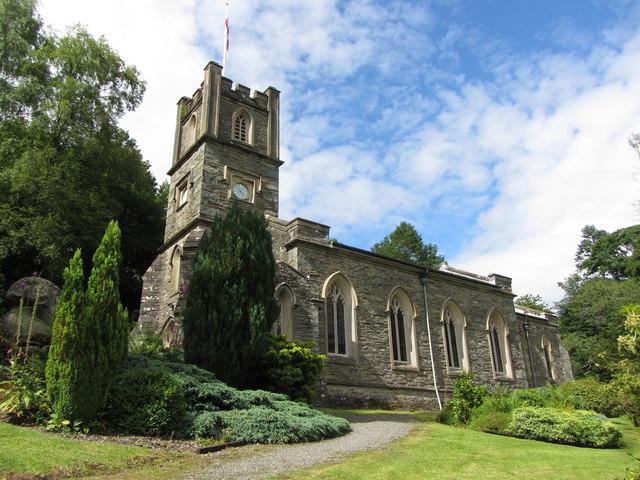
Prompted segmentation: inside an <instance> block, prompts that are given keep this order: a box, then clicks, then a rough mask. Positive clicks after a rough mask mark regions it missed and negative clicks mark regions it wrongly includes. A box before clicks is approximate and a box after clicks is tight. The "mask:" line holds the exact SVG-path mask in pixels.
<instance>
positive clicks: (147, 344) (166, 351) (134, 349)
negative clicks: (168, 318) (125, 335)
mask: <svg viewBox="0 0 640 480" xmlns="http://www.w3.org/2000/svg"><path fill="white" fill-rule="evenodd" d="M129 352H131V353H133V354H134V355H141V356H143V357H147V358H150V359H151V360H164V361H166V362H179V363H181V362H184V354H183V353H182V349H181V348H179V347H165V346H164V344H163V343H162V332H157V333H155V332H153V331H146V332H143V333H141V334H138V335H136V336H135V337H132V338H130V340H129Z"/></svg>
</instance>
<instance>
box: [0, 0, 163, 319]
mask: <svg viewBox="0 0 640 480" xmlns="http://www.w3.org/2000/svg"><path fill="white" fill-rule="evenodd" d="M35 3H36V2H34V1H33V0H1V1H0V31H2V36H0V54H1V55H0V56H1V58H0V67H1V68H0V190H1V191H2V192H3V193H4V195H2V197H1V198H0V269H1V270H2V271H3V272H4V273H5V274H6V275H7V277H9V278H14V277H20V276H23V275H24V273H25V272H31V271H34V270H36V271H43V270H44V271H46V273H47V277H48V278H50V279H51V280H52V281H53V282H54V283H58V284H59V283H61V280H62V272H63V270H64V268H65V266H66V263H67V262H68V259H69V258H70V257H71V256H72V254H73V252H74V251H75V249H76V248H81V250H82V251H83V252H85V254H86V255H89V254H90V253H89V252H93V251H94V250H95V249H96V248H97V246H98V244H99V242H100V238H101V235H102V232H103V229H104V225H105V224H106V223H107V222H108V221H109V220H110V219H114V218H115V219H117V220H119V221H120V225H121V227H122V231H123V242H122V249H123V254H124V263H123V266H124V269H123V282H122V285H123V290H124V295H123V300H124V301H125V303H127V304H128V305H129V306H130V307H134V308H137V306H138V304H139V297H140V289H141V275H142V273H143V272H144V271H145V270H146V268H147V267H148V265H149V264H150V262H151V261H152V260H153V258H154V257H155V253H156V249H157V247H158V246H159V245H160V244H161V243H162V238H163V230H164V209H165V203H164V201H163V198H162V196H161V195H159V194H158V192H157V190H156V186H155V180H154V178H153V176H152V175H151V173H150V171H149V165H148V164H147V163H146V162H144V161H143V160H142V156H141V154H140V152H139V150H138V148H137V146H136V144H135V142H134V141H133V140H132V139H131V138H129V136H128V134H127V133H126V132H125V131H124V130H122V129H120V128H119V127H118V126H117V122H118V120H119V118H121V117H122V115H123V114H124V113H125V112H126V111H127V110H133V109H134V108H135V107H136V106H137V105H138V104H139V103H140V101H141V99H142V94H143V92H144V82H143V81H141V80H140V79H139V78H138V72H137V71H136V70H135V68H134V67H131V66H127V65H126V64H125V63H124V62H123V61H122V59H120V57H119V56H118V55H117V54H116V53H115V52H114V51H113V50H112V49H111V48H110V47H109V45H108V44H107V43H106V41H105V40H104V38H98V39H96V38H93V37H92V36H91V35H89V34H88V33H87V31H86V30H84V29H83V28H81V27H75V28H74V29H71V30H70V31H69V34H68V35H66V36H64V37H61V38H56V37H55V36H53V35H50V34H48V33H46V32H45V31H44V30H43V29H42V28H41V27H42V22H41V20H40V19H39V18H38V17H37V15H36V13H35V8H34V6H35ZM89 260H90V257H88V256H87V257H85V258H84V261H85V264H88V263H89Z"/></svg>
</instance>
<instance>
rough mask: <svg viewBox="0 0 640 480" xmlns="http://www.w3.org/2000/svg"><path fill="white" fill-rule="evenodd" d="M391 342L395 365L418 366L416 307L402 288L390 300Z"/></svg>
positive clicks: (394, 292)
mask: <svg viewBox="0 0 640 480" xmlns="http://www.w3.org/2000/svg"><path fill="white" fill-rule="evenodd" d="M387 311H388V312H389V337H390V340H389V343H390V347H391V355H392V359H393V365H394V366H400V365H411V366H417V364H418V358H417V342H416V333H415V324H414V319H415V308H414V306H413V303H412V302H411V300H410V299H409V297H408V295H407V294H406V293H405V291H404V290H403V289H401V288H398V289H396V290H394V291H393V292H392V295H391V300H390V301H389V306H388V310H387Z"/></svg>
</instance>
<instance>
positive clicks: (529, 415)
mask: <svg viewBox="0 0 640 480" xmlns="http://www.w3.org/2000/svg"><path fill="white" fill-rule="evenodd" d="M512 416H513V417H512V420H511V423H510V424H509V426H508V427H507V429H506V430H504V432H505V433H506V434H508V435H512V436H514V437H519V438H528V439H531V440H542V441H545V442H551V443H561V444H565V445H575V446H578V447H593V448H617V447H620V446H621V441H622V434H621V433H620V431H619V430H618V429H617V428H616V427H615V426H614V425H613V424H612V423H611V422H608V421H606V418H605V417H603V416H602V415H599V414H595V413H593V412H587V411H582V410H576V411H575V412H566V411H562V410H558V409H555V408H547V407H524V408H518V409H516V410H514V411H513V412H512Z"/></svg>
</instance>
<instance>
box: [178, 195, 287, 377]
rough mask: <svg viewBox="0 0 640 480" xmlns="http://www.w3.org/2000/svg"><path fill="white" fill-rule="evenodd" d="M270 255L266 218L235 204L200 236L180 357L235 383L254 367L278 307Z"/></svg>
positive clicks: (184, 317) (186, 308) (185, 314)
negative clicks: (274, 293) (182, 356)
mask: <svg viewBox="0 0 640 480" xmlns="http://www.w3.org/2000/svg"><path fill="white" fill-rule="evenodd" d="M274 290H275V260H274V257H273V251H272V247H271V235H270V234H269V232H268V230H267V223H266V220H265V219H264V217H263V216H262V215H260V214H259V213H257V212H255V211H253V210H251V209H244V208H242V207H240V206H239V205H237V204H234V205H232V206H231V207H230V209H229V210H228V212H227V213H226V215H219V216H217V217H216V218H215V219H214V221H213V223H212V225H211V229H210V231H209V232H208V233H206V234H205V235H204V236H203V237H202V240H201V242H200V245H199V249H198V254H197V256H196V258H195V261H194V265H193V274H192V276H191V279H190V281H189V289H188V293H187V297H186V302H185V310H184V316H183V328H184V343H183V347H184V357H185V362H187V363H192V364H194V365H197V366H199V367H200V368H204V369H206V370H209V371H211V372H213V373H215V374H216V376H217V377H218V378H219V379H220V380H222V381H223V382H225V383H228V384H229V385H232V386H234V387H238V388H245V387H248V386H254V383H255V382H256V377H257V374H258V372H256V371H255V370H256V367H257V365H258V364H259V362H260V360H261V359H262V357H263V356H264V353H265V352H266V349H267V341H266V336H267V332H269V330H270V328H271V325H272V324H273V322H274V320H275V318H276V316H277V311H278V306H277V303H276V300H275V299H274V296H273V292H274Z"/></svg>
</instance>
